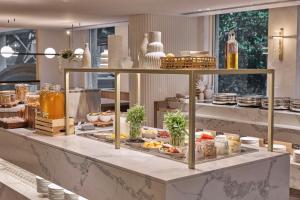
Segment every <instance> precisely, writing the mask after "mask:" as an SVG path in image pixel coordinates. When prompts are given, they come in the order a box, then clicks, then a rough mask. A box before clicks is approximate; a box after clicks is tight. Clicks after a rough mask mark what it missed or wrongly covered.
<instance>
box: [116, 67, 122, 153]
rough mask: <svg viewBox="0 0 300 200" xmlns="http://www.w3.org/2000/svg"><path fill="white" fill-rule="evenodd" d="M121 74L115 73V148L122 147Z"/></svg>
mask: <svg viewBox="0 0 300 200" xmlns="http://www.w3.org/2000/svg"><path fill="white" fill-rule="evenodd" d="M120 76H121V74H120V73H118V72H116V73H115V148H116V149H120V146H121V145H120V101H121V99H120V79H121V77H120Z"/></svg>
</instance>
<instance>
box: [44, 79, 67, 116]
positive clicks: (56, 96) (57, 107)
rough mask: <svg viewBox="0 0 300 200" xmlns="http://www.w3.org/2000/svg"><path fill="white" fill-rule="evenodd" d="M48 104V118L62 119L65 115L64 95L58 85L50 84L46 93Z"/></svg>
mask: <svg viewBox="0 0 300 200" xmlns="http://www.w3.org/2000/svg"><path fill="white" fill-rule="evenodd" d="M47 104H48V105H49V108H50V109H49V110H48V118H49V119H62V118H64V117H65V96H64V93H63V92H62V91H61V86H60V85H52V86H51V88H50V91H49V93H48V95H47Z"/></svg>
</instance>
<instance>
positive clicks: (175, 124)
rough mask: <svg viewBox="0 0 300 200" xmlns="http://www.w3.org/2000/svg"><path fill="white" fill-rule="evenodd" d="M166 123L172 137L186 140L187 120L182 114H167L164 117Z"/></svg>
mask: <svg viewBox="0 0 300 200" xmlns="http://www.w3.org/2000/svg"><path fill="white" fill-rule="evenodd" d="M164 123H165V125H166V126H167V129H168V130H169V131H170V134H171V137H178V138H184V136H185V134H186V133H187V132H186V130H185V127H186V123H187V122H186V119H185V116H184V114H183V113H182V112H180V111H176V112H167V113H166V114H165V115H164Z"/></svg>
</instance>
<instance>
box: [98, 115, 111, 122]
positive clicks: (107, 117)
mask: <svg viewBox="0 0 300 200" xmlns="http://www.w3.org/2000/svg"><path fill="white" fill-rule="evenodd" d="M99 120H100V121H102V122H109V121H111V120H112V118H111V115H99Z"/></svg>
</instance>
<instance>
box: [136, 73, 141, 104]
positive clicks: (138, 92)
mask: <svg viewBox="0 0 300 200" xmlns="http://www.w3.org/2000/svg"><path fill="white" fill-rule="evenodd" d="M135 85H136V100H135V103H136V104H137V105H141V74H140V73H137V74H136V84H135Z"/></svg>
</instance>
